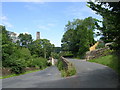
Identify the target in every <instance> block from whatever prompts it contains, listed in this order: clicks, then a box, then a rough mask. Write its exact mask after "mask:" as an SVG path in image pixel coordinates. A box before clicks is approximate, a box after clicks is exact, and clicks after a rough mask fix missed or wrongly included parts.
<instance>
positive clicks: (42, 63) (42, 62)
mask: <svg viewBox="0 0 120 90" xmlns="http://www.w3.org/2000/svg"><path fill="white" fill-rule="evenodd" d="M47 64H48V63H47V59H44V58H42V57H39V58H32V60H30V62H29V66H31V67H39V68H40V69H43V68H45V67H47Z"/></svg>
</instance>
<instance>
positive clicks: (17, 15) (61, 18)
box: [0, 2, 101, 46]
mask: <svg viewBox="0 0 120 90" xmlns="http://www.w3.org/2000/svg"><path fill="white" fill-rule="evenodd" d="M86 4H87V3H86V2H2V6H0V7H2V15H1V16H0V19H1V20H2V22H1V24H3V25H5V26H6V28H7V30H9V31H12V32H16V33H24V32H27V33H30V34H31V35H32V37H33V39H34V40H35V39H36V32H37V31H39V32H40V37H41V39H48V40H50V41H51V43H52V44H55V46H61V39H62V36H63V34H64V32H65V30H64V27H65V25H66V24H67V22H68V21H72V20H73V19H76V18H79V19H84V18H87V17H89V16H92V17H93V18H97V19H101V17H100V16H98V15H96V14H95V12H93V11H92V10H91V9H90V8H88V7H87V6H86Z"/></svg>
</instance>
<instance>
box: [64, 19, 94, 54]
mask: <svg viewBox="0 0 120 90" xmlns="http://www.w3.org/2000/svg"><path fill="white" fill-rule="evenodd" d="M95 22H96V19H94V18H92V17H88V18H85V19H84V20H80V19H74V20H73V22H70V21H68V24H67V25H66V32H65V34H64V35H63V38H62V43H63V44H62V50H63V51H70V52H72V53H73V54H74V55H75V56H83V55H84V54H85V52H86V51H87V50H88V49H89V47H90V46H91V45H93V44H94V43H95V41H94V36H93V35H94V32H93V31H94V29H95V28H96V27H95Z"/></svg>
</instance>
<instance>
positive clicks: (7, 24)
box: [0, 16, 13, 28]
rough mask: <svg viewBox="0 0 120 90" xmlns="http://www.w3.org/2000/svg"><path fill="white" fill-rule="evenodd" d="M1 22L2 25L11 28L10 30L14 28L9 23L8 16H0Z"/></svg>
mask: <svg viewBox="0 0 120 90" xmlns="http://www.w3.org/2000/svg"><path fill="white" fill-rule="evenodd" d="M0 21H1V24H2V25H4V26H6V27H10V28H12V27H13V25H12V24H11V23H9V21H8V18H7V17H6V16H0Z"/></svg>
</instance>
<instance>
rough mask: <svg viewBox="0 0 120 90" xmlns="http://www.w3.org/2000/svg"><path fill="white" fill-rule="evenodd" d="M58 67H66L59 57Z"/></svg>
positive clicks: (60, 68) (61, 68)
mask: <svg viewBox="0 0 120 90" xmlns="http://www.w3.org/2000/svg"><path fill="white" fill-rule="evenodd" d="M57 67H58V69H59V70H60V71H61V70H63V69H64V65H63V62H62V61H60V59H59V60H58V62H57Z"/></svg>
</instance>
